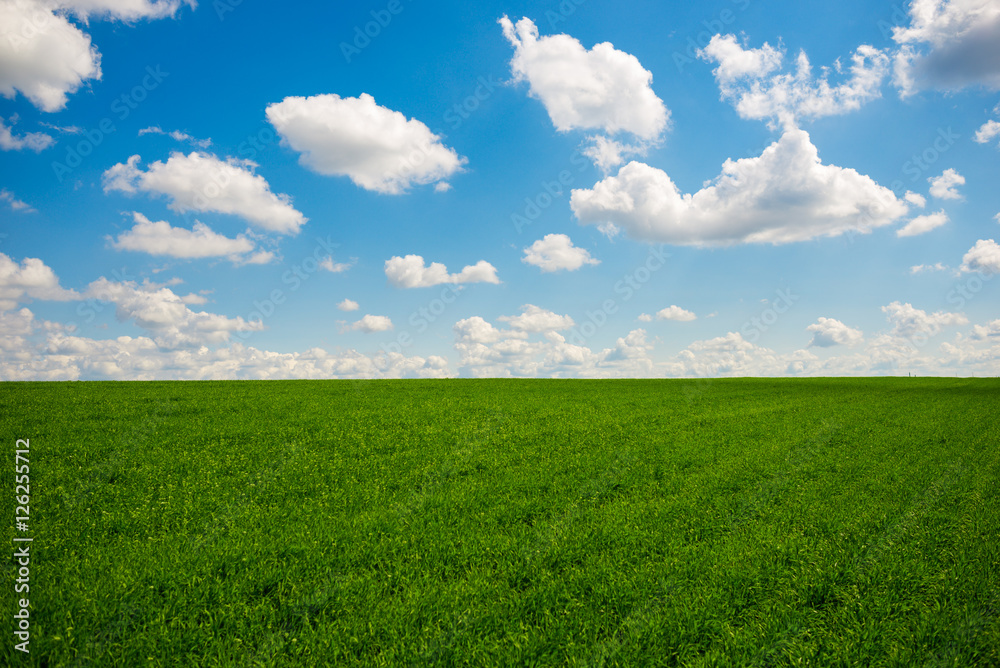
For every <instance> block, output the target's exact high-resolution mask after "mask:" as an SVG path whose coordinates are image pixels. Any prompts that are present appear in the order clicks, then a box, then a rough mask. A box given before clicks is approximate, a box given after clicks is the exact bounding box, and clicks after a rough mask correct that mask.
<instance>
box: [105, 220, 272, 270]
mask: <svg viewBox="0 0 1000 668" xmlns="http://www.w3.org/2000/svg"><path fill="white" fill-rule="evenodd" d="M132 216H133V218H134V219H135V225H133V226H132V229H130V230H128V231H126V232H122V233H121V234H119V235H118V238H116V239H111V238H110V237H109V240H111V246H112V248H114V249H115V250H120V251H135V252H139V253H149V254H150V255H166V256H168V257H176V258H183V259H198V258H209V257H226V258H229V259H230V260H231V261H232V262H234V263H242V262H246V260H247V256H248V255H249V254H250V253H251V252H252V251H253V250H254V249H255V245H254V242H253V241H251V240H250V239H248V238H247V237H246V235H243V234H239V235H237V236H236V238H235V239H230V238H229V237H227V236H224V235H221V234H218V233H216V232H213V231H212V230H211V229H210V228H209V227H208V225H205V224H204V223H200V222H198V221H195V223H194V227H193V228H192V229H190V230H186V229H184V228H180V227H173V226H172V225H171V224H170V223H168V222H166V221H163V220H161V221H158V222H153V221H151V220H149V219H148V218H146V216H144V215H142V214H141V213H139V212H137V211H136V212H133V213H132Z"/></svg>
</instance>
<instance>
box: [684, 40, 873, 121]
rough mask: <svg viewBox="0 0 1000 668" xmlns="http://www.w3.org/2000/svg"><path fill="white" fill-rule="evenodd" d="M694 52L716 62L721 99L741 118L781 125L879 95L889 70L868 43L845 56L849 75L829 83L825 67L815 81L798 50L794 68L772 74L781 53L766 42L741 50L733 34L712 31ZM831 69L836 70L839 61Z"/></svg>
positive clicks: (845, 108) (833, 112) (838, 111)
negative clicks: (848, 61)
mask: <svg viewBox="0 0 1000 668" xmlns="http://www.w3.org/2000/svg"><path fill="white" fill-rule="evenodd" d="M699 55H700V56H701V57H702V58H704V59H705V60H709V61H712V62H715V63H718V66H717V67H716V68H715V69H714V70H713V74H714V75H715V79H716V81H717V82H718V84H719V89H720V91H721V92H722V97H723V99H728V100H730V101H732V102H733V103H734V105H735V107H736V111H737V112H738V113H739V115H740V116H741V117H742V118H750V119H760V120H765V119H770V120H772V121H778V122H780V123H781V124H782V125H784V126H786V127H793V126H796V125H797V124H798V121H799V120H800V119H805V118H820V117H822V116H831V115H836V114H843V113H845V112H847V111H852V110H854V109H858V108H859V107H861V105H862V104H864V103H865V102H867V101H868V100H871V99H874V98H877V97H879V96H880V95H881V92H880V88H881V85H882V81H883V80H884V79H885V76H886V74H887V73H888V71H889V56H888V55H887V54H885V53H884V52H882V51H880V50H879V49H876V48H874V47H872V46H868V45H862V46H859V47H858V48H857V50H856V51H855V52H854V55H853V56H851V65H850V67H849V71H850V78H849V79H848V80H847V81H845V82H844V83H841V84H839V85H830V82H829V70H828V69H827V68H824V72H823V75H822V76H821V77H820V78H819V79H816V78H815V77H814V76H813V73H812V67H811V65H810V64H809V58H808V56H806V53H805V51H800V52H799V55H798V57H797V58H796V61H795V71H794V72H788V73H785V74H772V73H773V72H774V71H775V70H777V69H779V68H780V67H781V64H782V60H783V58H784V53H783V52H782V51H780V50H779V49H776V48H774V47H772V46H770V45H769V44H767V43H766V42H765V43H764V46H763V47H761V48H759V49H752V48H751V49H747V48H744V47H743V46H741V45H740V44H739V42H737V40H736V37H735V36H733V35H715V36H714V37H712V39H711V41H710V42H709V43H708V45H707V46H706V47H705V48H704V49H702V50H701V51H699ZM834 69H835V70H836V71H838V72H840V71H841V66H840V63H839V61H838V62H837V64H836V65H835V67H834Z"/></svg>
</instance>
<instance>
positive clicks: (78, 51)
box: [0, 0, 101, 112]
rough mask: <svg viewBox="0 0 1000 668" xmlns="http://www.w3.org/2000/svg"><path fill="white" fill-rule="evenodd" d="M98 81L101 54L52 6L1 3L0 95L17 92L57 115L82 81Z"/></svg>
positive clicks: (13, 0)
mask: <svg viewBox="0 0 1000 668" xmlns="http://www.w3.org/2000/svg"><path fill="white" fill-rule="evenodd" d="M100 78H101V56H100V54H99V53H98V52H97V48H96V47H94V46H93V45H92V44H91V41H90V35H88V34H86V33H85V32H83V31H82V30H80V29H79V28H77V27H76V26H75V25H73V24H72V23H70V21H69V20H68V19H67V18H66V17H65V16H63V15H62V14H57V13H55V12H54V11H52V6H51V5H48V4H45V3H42V2H37V1H35V0H5V2H0V94H2V95H3V96H4V97H7V98H11V99H12V98H13V97H14V96H15V95H16V94H17V92H18V91H20V92H21V93H22V94H23V95H24V96H25V97H27V98H28V99H29V100H31V102H32V104H34V105H35V106H36V107H38V108H39V109H41V110H42V111H47V112H53V111H59V110H60V109H63V108H64V107H65V106H66V101H67V96H68V95H69V94H71V93H75V92H76V91H77V90H78V89H79V88H80V86H81V85H83V83H84V82H85V81H88V80H91V79H100Z"/></svg>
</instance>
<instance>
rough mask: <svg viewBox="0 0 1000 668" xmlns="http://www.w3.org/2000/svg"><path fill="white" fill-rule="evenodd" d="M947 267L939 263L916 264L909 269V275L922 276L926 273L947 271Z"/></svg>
mask: <svg viewBox="0 0 1000 668" xmlns="http://www.w3.org/2000/svg"><path fill="white" fill-rule="evenodd" d="M947 270H948V267H946V266H945V265H944V264H942V263H940V262H936V263H935V264H916V265H913V266H912V267H910V273H911V274H923V273H925V272H928V271H947Z"/></svg>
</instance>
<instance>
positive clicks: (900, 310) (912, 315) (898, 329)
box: [882, 301, 969, 338]
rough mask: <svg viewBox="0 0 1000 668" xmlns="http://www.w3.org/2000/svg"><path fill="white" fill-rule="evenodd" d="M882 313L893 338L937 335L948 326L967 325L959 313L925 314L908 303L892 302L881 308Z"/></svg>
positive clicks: (966, 320) (966, 321) (964, 318)
mask: <svg viewBox="0 0 1000 668" xmlns="http://www.w3.org/2000/svg"><path fill="white" fill-rule="evenodd" d="M882 312H883V313H885V314H886V318H887V319H888V320H889V322H890V323H892V326H893V327H892V332H891V334H892V335H893V336H898V337H904V338H912V337H914V336H916V335H918V334H919V335H928V334H931V335H933V334H937V333H938V332H940V331H941V329H942V328H943V327H947V326H949V325H967V324H969V320H968V318H966V317H965V316H964V315H962V314H961V313H947V312H945V311H937V312H935V313H927V312H926V311H923V310H921V309H918V308H915V307H914V306H913V305H912V304H910V303H908V302H907V303H905V304H904V303H901V302H898V301H895V302H892V303H891V304H889V305H888V306H883V307H882Z"/></svg>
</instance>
